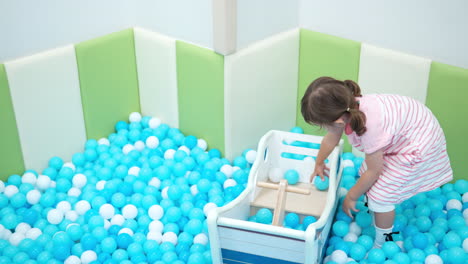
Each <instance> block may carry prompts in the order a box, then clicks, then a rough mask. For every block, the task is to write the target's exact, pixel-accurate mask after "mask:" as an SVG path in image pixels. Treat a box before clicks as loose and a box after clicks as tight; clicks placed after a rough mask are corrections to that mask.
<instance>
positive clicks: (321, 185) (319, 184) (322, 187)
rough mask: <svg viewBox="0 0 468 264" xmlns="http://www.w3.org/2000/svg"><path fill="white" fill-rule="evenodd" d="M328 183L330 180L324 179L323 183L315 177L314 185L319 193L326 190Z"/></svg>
mask: <svg viewBox="0 0 468 264" xmlns="http://www.w3.org/2000/svg"><path fill="white" fill-rule="evenodd" d="M329 183H330V180H329V179H328V177H325V178H324V180H323V181H322V179H321V178H320V177H319V176H315V178H314V185H315V187H316V188H317V189H318V190H320V191H325V190H327V189H328V185H329Z"/></svg>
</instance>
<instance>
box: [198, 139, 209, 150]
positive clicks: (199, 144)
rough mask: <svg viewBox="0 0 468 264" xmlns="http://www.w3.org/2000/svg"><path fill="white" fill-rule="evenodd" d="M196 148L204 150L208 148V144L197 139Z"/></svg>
mask: <svg viewBox="0 0 468 264" xmlns="http://www.w3.org/2000/svg"><path fill="white" fill-rule="evenodd" d="M197 147H199V148H201V149H203V150H206V149H207V148H208V143H206V141H205V140H204V139H201V138H199V139H198V141H197Z"/></svg>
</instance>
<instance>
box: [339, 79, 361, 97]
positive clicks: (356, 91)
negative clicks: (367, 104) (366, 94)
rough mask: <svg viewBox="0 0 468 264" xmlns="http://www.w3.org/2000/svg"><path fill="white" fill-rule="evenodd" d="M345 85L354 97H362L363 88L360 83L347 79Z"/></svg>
mask: <svg viewBox="0 0 468 264" xmlns="http://www.w3.org/2000/svg"><path fill="white" fill-rule="evenodd" d="M343 83H344V85H345V86H346V87H347V88H348V89H349V90H350V91H351V93H352V94H353V95H354V97H361V96H362V95H361V88H360V87H359V85H358V84H357V83H356V82H354V81H352V80H345V81H344V82H343Z"/></svg>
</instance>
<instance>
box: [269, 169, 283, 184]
mask: <svg viewBox="0 0 468 264" xmlns="http://www.w3.org/2000/svg"><path fill="white" fill-rule="evenodd" d="M283 174H284V173H283V169H281V168H271V169H270V170H269V171H268V179H270V181H271V182H274V183H278V182H280V180H281V179H282V178H283Z"/></svg>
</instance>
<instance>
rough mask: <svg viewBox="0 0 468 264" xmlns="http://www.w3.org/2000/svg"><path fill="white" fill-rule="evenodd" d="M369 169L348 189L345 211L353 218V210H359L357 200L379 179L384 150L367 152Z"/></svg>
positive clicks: (344, 205) (344, 203) (344, 204)
mask: <svg viewBox="0 0 468 264" xmlns="http://www.w3.org/2000/svg"><path fill="white" fill-rule="evenodd" d="M366 165H367V170H366V171H365V172H364V173H363V174H362V175H361V177H360V178H359V180H358V181H357V183H356V184H355V185H354V186H353V188H351V189H350V190H349V191H348V194H347V195H346V197H345V200H344V202H343V211H344V212H345V213H346V214H347V215H348V216H350V217H351V218H352V215H351V210H353V211H354V212H357V211H359V210H357V209H356V201H357V199H359V197H360V196H361V195H363V194H364V193H366V192H367V191H368V190H369V189H370V188H371V187H372V185H374V183H375V182H376V181H377V180H378V179H379V177H380V174H381V173H382V168H383V151H382V150H378V151H376V152H374V153H372V154H366Z"/></svg>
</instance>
